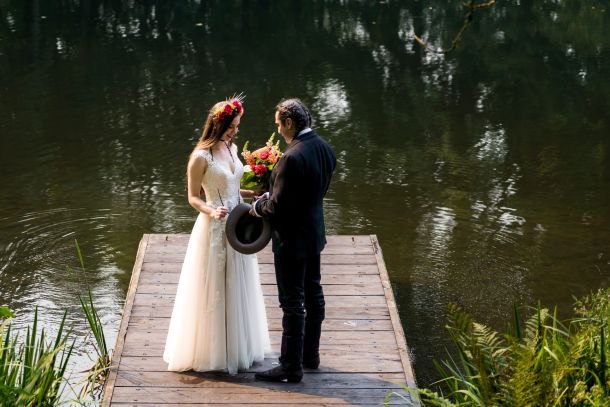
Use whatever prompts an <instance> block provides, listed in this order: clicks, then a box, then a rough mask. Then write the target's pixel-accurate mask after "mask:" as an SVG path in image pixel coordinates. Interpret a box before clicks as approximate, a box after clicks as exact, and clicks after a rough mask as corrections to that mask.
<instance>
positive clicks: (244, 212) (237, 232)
mask: <svg viewBox="0 0 610 407" xmlns="http://www.w3.org/2000/svg"><path fill="white" fill-rule="evenodd" d="M250 208H252V205H250V204H247V203H240V204H239V205H237V206H236V207H235V208H233V210H232V211H231V213H229V216H228V217H227V225H226V226H225V231H226V233H227V240H228V241H229V243H230V244H231V246H232V247H233V248H234V249H235V250H237V251H238V252H240V253H243V254H253V253H256V252H260V251H261V250H263V249H264V248H265V246H267V243H269V240H271V224H270V223H269V220H268V219H266V218H259V217H256V216H252V215H250V214H249V213H248V212H250Z"/></svg>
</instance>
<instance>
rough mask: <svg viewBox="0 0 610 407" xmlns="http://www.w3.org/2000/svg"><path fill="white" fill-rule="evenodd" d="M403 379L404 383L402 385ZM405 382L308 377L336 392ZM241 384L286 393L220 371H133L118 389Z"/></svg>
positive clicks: (375, 376)
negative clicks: (336, 390)
mask: <svg viewBox="0 0 610 407" xmlns="http://www.w3.org/2000/svg"><path fill="white" fill-rule="evenodd" d="M401 380H403V382H401ZM398 383H404V375H403V374H401V373H329V374H308V375H307V387H309V388H333V389H341V388H343V389H349V388H354V387H357V388H361V389H390V388H392V389H395V388H400V386H399V384H398ZM241 384H247V385H248V386H252V387H262V388H271V389H279V390H285V388H286V387H285V386H286V383H269V382H259V381H255V380H254V374H253V373H238V374H237V375H229V374H227V373H221V372H204V373H199V372H193V371H190V372H167V371H166V372H152V373H151V372H133V371H120V372H119V375H118V378H117V381H116V386H121V387H127V386H137V387H217V388H218V387H227V388H234V387H236V386H239V385H241Z"/></svg>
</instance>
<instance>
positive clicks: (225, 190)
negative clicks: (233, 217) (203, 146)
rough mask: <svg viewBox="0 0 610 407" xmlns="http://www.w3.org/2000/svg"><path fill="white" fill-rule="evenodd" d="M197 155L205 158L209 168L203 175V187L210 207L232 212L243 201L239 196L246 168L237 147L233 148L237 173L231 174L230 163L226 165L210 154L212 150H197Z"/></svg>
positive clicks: (232, 152)
mask: <svg viewBox="0 0 610 407" xmlns="http://www.w3.org/2000/svg"><path fill="white" fill-rule="evenodd" d="M195 154H197V155H199V156H201V157H203V158H205V160H206V161H207V163H208V168H207V170H206V171H205V173H204V174H203V180H202V186H203V190H204V192H205V199H206V203H207V204H208V205H211V206H213V207H217V206H225V207H227V208H229V211H231V210H232V209H233V208H235V207H236V206H237V205H238V204H239V203H240V202H241V201H242V200H241V197H240V195H239V182H240V180H241V177H242V176H243V175H244V166H243V164H242V162H241V160H240V159H239V157H238V155H237V147H236V146H235V145H232V146H231V154H233V158H234V159H235V172H231V168H230V166H229V163H225V162H223V161H221V160H219V159H217V158H216V157H214V156H213V154H211V153H210V150H197V151H196V152H195Z"/></svg>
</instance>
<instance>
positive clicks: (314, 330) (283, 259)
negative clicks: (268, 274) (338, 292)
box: [274, 254, 325, 369]
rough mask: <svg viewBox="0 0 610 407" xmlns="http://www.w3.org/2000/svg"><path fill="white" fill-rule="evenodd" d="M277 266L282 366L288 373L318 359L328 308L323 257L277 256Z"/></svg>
mask: <svg viewBox="0 0 610 407" xmlns="http://www.w3.org/2000/svg"><path fill="white" fill-rule="evenodd" d="M274 263H275V277H276V279H277V288H278V297H279V301H280V307H281V308H282V311H283V314H284V315H283V318H282V329H283V333H282V347H281V356H280V363H281V364H282V366H283V367H284V368H287V369H300V368H301V365H302V363H303V359H305V360H306V361H307V360H311V359H312V358H315V357H318V356H319V353H318V352H319V346H320V333H321V329H322V321H323V320H324V305H325V303H324V292H323V290H322V285H321V284H320V278H321V277H320V255H319V254H317V255H312V256H307V257H297V256H290V255H283V254H275V256H274Z"/></svg>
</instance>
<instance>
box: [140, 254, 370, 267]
mask: <svg viewBox="0 0 610 407" xmlns="http://www.w3.org/2000/svg"><path fill="white" fill-rule="evenodd" d="M256 257H257V258H258V262H259V263H267V264H272V263H273V256H272V255H271V254H270V253H259V254H258V255H257V256H256ZM183 260H184V253H147V254H146V257H145V258H144V263H161V262H163V263H180V264H182V262H183ZM320 262H321V263H322V264H348V265H351V264H376V261H375V256H374V255H372V254H322V255H321V256H320Z"/></svg>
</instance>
